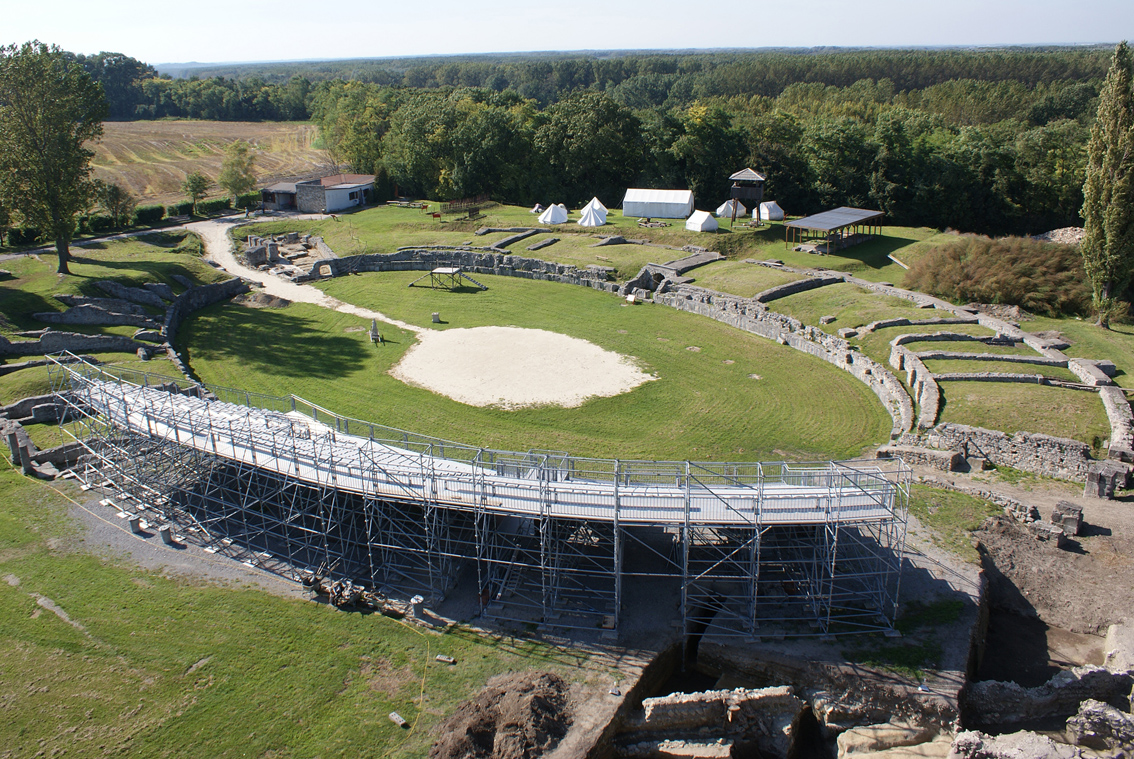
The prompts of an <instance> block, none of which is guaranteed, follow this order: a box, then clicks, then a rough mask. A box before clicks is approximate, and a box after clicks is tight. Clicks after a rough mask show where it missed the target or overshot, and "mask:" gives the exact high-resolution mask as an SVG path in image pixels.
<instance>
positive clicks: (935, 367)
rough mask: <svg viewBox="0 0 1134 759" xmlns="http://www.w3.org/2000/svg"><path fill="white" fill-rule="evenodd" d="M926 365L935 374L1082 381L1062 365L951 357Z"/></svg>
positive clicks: (927, 362) (926, 363)
mask: <svg viewBox="0 0 1134 759" xmlns="http://www.w3.org/2000/svg"><path fill="white" fill-rule="evenodd" d="M925 366H926V368H927V369H929V371H931V372H933V373H934V374H946V373H949V372H965V373H972V372H997V373H999V374H1042V375H1043V376H1044V377H1049V378H1051V379H1061V380H1067V381H1068V382H1081V381H1082V380H1080V379H1079V378H1078V377H1077V376H1075V374H1074V373H1073V372H1072V371H1071V370H1070V369H1064V368H1063V367H1061V366H1041V365H1040V364H1018V363H1015V362H1008V361H967V360H965V359H950V360H948V361H926V362H925Z"/></svg>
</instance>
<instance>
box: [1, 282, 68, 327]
mask: <svg viewBox="0 0 1134 759" xmlns="http://www.w3.org/2000/svg"><path fill="white" fill-rule="evenodd" d="M62 310H63V304H62V303H60V302H59V301H57V300H55V299H54V298H47V297H44V296H42V295H40V294H39V293H33V292H28V291H27V290H21V289H18V288H15V287H0V314H3V315H4V316H5V317H7V319H8V321H9V322H11V323H12V325H13V326H15V327H16V328H17V329H20V330H32V329H41V328H43V327H46V326H52V327H53V328H55V329H64V327H62V326H58V327H56V326H55V325H48V324H46V323H44V322H40V321H37V320H36V319H33V318H32V314H35V313H40V312H43V311H62Z"/></svg>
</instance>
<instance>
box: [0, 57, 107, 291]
mask: <svg viewBox="0 0 1134 759" xmlns="http://www.w3.org/2000/svg"><path fill="white" fill-rule="evenodd" d="M105 115H106V99H105V98H104V97H103V95H102V88H101V87H99V85H98V84H96V83H95V82H94V81H92V80H91V77H90V75H89V74H87V73H86V72H85V71H84V70H83V68H82V66H80V65H79V64H78V63H76V62H74V61H73V60H70V59H69V58H68V57H67V55H66V54H65V53H64V52H63V51H62V50H60V49H59V48H58V47H54V46H52V47H48V46H47V45H44V44H43V43H41V42H38V41H37V42H26V43H24V44H23V45H21V46H19V47H16V46H15V45H8V46H5V47H0V197H3V198H4V200H5V203H6V204H7V205H10V206H11V207H12V208H14V209H16V210H18V211H19V212H20V214H21V215H22V216H23V217H24V219H25V221H26V222H28V223H30V224H32V225H34V226H37V227H39V228H40V229H42V230H44V231H45V232H47V233H48V234H49V235H50V236H51V237H52V238H53V239H54V240H55V251H56V253H57V254H58V255H59V273H60V274H69V273H70V271H69V270H68V267H67V262H68V261H69V260H70V258H71V251H70V243H71V238H72V237H74V234H75V226H76V220H77V216H78V214H79V212H80V211H82V210H83V209H84V208H85V207H86V206H87V205H89V202H90V200H91V197H92V195H93V192H94V185H93V183H92V182H91V165H90V161H91V157H92V156H93V155H94V153H92V152H91V151H90V150H88V149H87V148H86V147H85V143H87V142H88V141H90V140H97V139H98V138H100V137H101V136H102V119H103V117H104V116H105Z"/></svg>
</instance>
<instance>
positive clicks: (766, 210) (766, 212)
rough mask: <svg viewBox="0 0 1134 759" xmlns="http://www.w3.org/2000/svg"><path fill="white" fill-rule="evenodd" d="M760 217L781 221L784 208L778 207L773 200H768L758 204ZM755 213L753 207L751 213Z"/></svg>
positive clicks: (766, 219) (765, 219)
mask: <svg viewBox="0 0 1134 759" xmlns="http://www.w3.org/2000/svg"><path fill="white" fill-rule="evenodd" d="M759 213H760V218H761V219H763V220H764V221H783V220H784V209H782V208H780V206H779V204H778V203H776V201H774V200H768V201H765V202H763V203H761V204H760V210H759ZM755 214H756V211H755V209H753V215H755Z"/></svg>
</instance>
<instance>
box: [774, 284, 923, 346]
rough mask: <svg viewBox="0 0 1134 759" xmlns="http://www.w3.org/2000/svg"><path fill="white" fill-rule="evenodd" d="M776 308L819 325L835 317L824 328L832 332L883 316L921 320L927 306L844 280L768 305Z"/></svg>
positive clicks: (857, 325)
mask: <svg viewBox="0 0 1134 759" xmlns="http://www.w3.org/2000/svg"><path fill="white" fill-rule="evenodd" d="M768 307H769V308H770V309H772V310H773V311H777V312H779V313H781V314H787V315H788V316H794V317H795V318H796V319H799V320H800V321H801V322H803V323H804V324H809V325H812V326H816V327H818V326H819V319H820V317H823V316H833V317H835V320H834V321H833V322H831V323H830V324H829V325H827V326H824V327H823V329H824V330H826V331H827V332H831V333H832V334H833V333H835V332H837V331H838V330H839V329H841V328H842V327H859V326H862V325H863V324H869V323H870V322H873V321H878V320H879V319H896V318H902V317H904V318H907V319H920V318H928V317H926V316H924V314H925V313H926V312H927V309H923V308H918V307H917V306H915V305H914V304H913V302H911V301H908V300H904V299H902V298H892V297H890V296H886V295H878V294H876V293H873V292H871V291H869V290H866V289H864V288H862V287H859V286H858V285H853V284H850V283H849V282H840V283H838V284H834V285H827V286H826V287H817V288H815V289H814V290H808V291H806V292H802V293H797V294H795V295H789V296H787V297H786V298H780V299H779V300H774V301H772V302H771V303H769V304H768Z"/></svg>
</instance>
